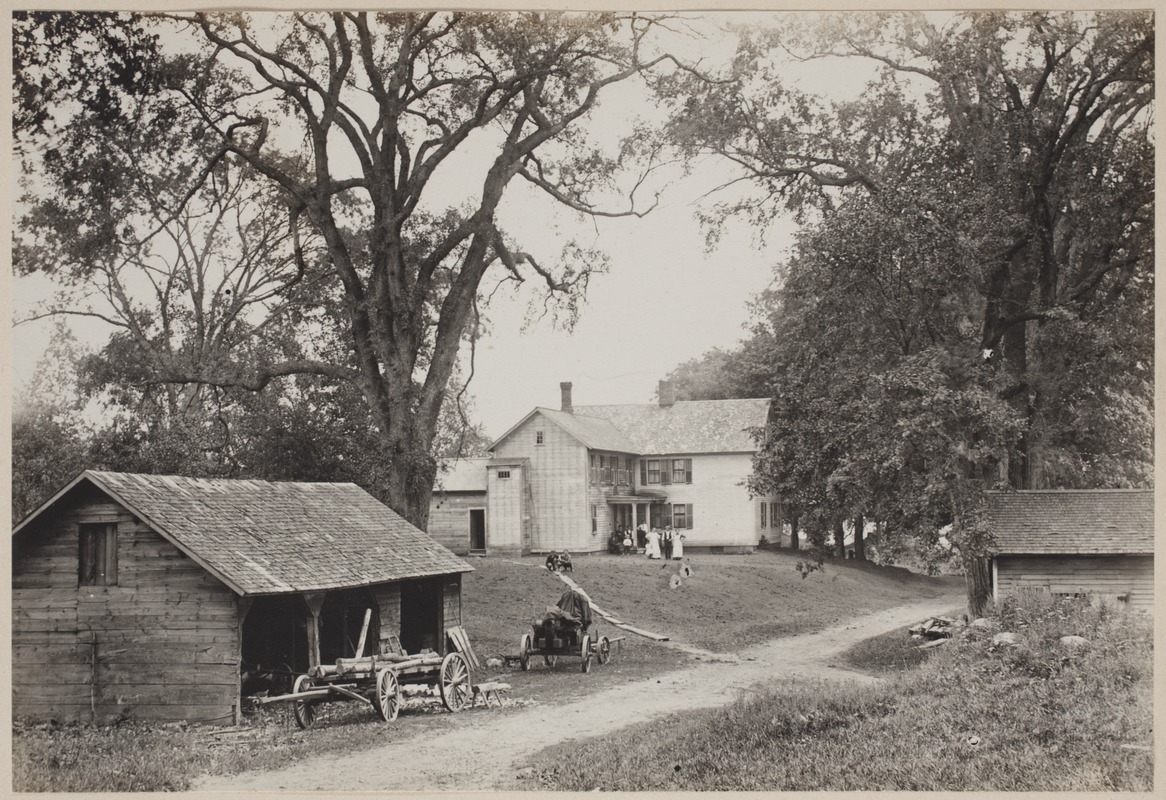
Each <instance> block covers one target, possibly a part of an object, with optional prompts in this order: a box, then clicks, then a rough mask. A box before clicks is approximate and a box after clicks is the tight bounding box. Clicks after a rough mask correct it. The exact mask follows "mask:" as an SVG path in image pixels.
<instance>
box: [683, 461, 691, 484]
mask: <svg viewBox="0 0 1166 800" xmlns="http://www.w3.org/2000/svg"><path fill="white" fill-rule="evenodd" d="M684 482H685V483H692V459H691V458H686V459H684Z"/></svg>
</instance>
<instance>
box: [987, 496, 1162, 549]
mask: <svg viewBox="0 0 1166 800" xmlns="http://www.w3.org/2000/svg"><path fill="white" fill-rule="evenodd" d="M988 520H989V524H990V526H991V528H990V529H991V531H992V535H993V537H994V538H995V540H996V547H995V548H994V549H995V550H996V552H998V553H1002V554H1031V555H1044V554H1049V555H1054V554H1056V555H1061V554H1106V555H1117V554H1131V553H1135V554H1140V553H1153V552H1154V493H1153V491H1152V490H1149V489H1091V490H1028V491H1015V492H989V493H988Z"/></svg>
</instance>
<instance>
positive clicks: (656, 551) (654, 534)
mask: <svg viewBox="0 0 1166 800" xmlns="http://www.w3.org/2000/svg"><path fill="white" fill-rule="evenodd" d="M644 552H645V553H647V555H648V558H656V559H658V558H660V533H659V532H658V531H657V530H656V529H655V528H652V530H650V531H648V546H647V547H646V548H644Z"/></svg>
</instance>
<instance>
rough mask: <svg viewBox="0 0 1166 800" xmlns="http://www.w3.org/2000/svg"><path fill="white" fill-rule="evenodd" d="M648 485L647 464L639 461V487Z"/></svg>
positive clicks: (641, 460)
mask: <svg viewBox="0 0 1166 800" xmlns="http://www.w3.org/2000/svg"><path fill="white" fill-rule="evenodd" d="M647 485H648V462H647V461H645V460H644V459H642V458H641V459H640V486H647Z"/></svg>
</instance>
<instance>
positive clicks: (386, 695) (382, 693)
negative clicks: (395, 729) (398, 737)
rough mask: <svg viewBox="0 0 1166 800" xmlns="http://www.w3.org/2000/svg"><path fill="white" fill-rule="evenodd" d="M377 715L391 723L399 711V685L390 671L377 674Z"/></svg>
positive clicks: (394, 674) (385, 670) (383, 670)
mask: <svg viewBox="0 0 1166 800" xmlns="http://www.w3.org/2000/svg"><path fill="white" fill-rule="evenodd" d="M376 707H377V713H378V714H380V715H381V719H383V720H384V721H385V722H392V721H393V720H395V719H396V718H397V712H399V711H400V710H401V683H400V681H398V680H397V673H395V672H393V671H392V670H391V669H382V670H380V671H379V672H377V696H376Z"/></svg>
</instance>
